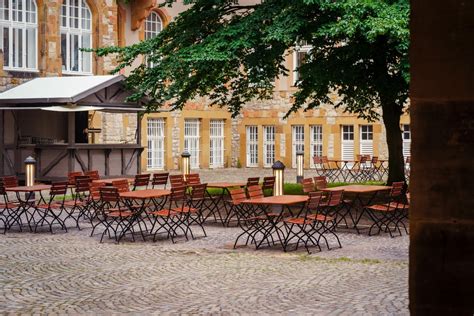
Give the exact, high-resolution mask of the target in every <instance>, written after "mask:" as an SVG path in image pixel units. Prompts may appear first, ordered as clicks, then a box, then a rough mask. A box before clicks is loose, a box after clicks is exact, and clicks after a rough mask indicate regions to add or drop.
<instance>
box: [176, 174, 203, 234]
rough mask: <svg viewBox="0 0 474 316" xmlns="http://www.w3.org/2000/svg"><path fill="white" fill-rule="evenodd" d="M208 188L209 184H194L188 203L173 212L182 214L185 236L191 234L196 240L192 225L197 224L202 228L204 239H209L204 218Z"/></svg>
mask: <svg viewBox="0 0 474 316" xmlns="http://www.w3.org/2000/svg"><path fill="white" fill-rule="evenodd" d="M206 188H207V183H203V184H194V185H192V186H191V187H190V194H189V197H188V198H187V199H186V202H185V203H184V204H182V205H181V206H180V207H175V208H173V209H172V210H173V211H174V212H176V213H181V214H183V216H182V217H181V219H182V221H184V222H185V225H184V226H185V227H186V231H185V235H187V234H188V232H190V233H191V237H192V238H193V239H194V234H193V231H192V229H191V225H193V224H197V225H198V226H199V227H201V229H202V232H203V233H204V237H207V234H206V230H205V229H204V226H203V224H204V216H203V209H204V208H205V202H206Z"/></svg>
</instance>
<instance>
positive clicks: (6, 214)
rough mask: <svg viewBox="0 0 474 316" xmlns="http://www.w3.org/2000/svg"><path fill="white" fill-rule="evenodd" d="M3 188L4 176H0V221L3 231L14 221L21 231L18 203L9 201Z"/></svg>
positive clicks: (4, 187)
mask: <svg viewBox="0 0 474 316" xmlns="http://www.w3.org/2000/svg"><path fill="white" fill-rule="evenodd" d="M5 189H6V186H5V183H4V178H0V221H1V222H2V223H3V233H5V232H6V230H7V229H8V228H10V226H11V225H13V223H15V222H16V223H17V224H18V225H19V227H20V231H21V226H22V222H21V214H20V210H19V203H17V202H13V201H10V198H9V197H8V192H7V191H6V190H5Z"/></svg>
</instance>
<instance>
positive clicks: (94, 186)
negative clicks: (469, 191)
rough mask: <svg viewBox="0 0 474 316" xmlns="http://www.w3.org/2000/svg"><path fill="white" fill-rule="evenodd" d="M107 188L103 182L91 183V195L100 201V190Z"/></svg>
mask: <svg viewBox="0 0 474 316" xmlns="http://www.w3.org/2000/svg"><path fill="white" fill-rule="evenodd" d="M103 187H105V183H103V182H90V183H89V193H90V196H91V198H92V199H93V200H95V201H98V200H99V199H100V188H103Z"/></svg>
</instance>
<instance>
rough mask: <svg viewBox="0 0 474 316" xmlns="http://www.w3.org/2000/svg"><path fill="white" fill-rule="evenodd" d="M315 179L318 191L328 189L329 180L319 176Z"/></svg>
mask: <svg viewBox="0 0 474 316" xmlns="http://www.w3.org/2000/svg"><path fill="white" fill-rule="evenodd" d="M313 179H314V185H315V188H316V190H321V189H326V188H327V187H328V180H327V178H326V177H325V176H317V177H314V178H313Z"/></svg>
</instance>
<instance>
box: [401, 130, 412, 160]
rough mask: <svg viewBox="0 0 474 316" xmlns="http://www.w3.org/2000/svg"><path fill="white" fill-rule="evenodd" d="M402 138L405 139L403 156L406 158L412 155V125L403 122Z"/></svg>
mask: <svg viewBox="0 0 474 316" xmlns="http://www.w3.org/2000/svg"><path fill="white" fill-rule="evenodd" d="M402 140H403V157H404V158H405V159H406V158H407V157H410V150H411V131H410V125H408V124H403V125H402Z"/></svg>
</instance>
